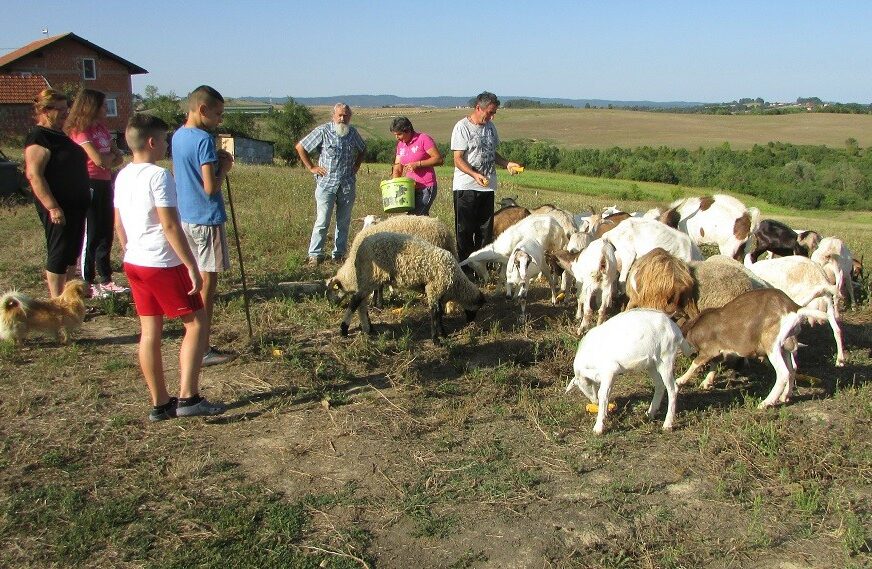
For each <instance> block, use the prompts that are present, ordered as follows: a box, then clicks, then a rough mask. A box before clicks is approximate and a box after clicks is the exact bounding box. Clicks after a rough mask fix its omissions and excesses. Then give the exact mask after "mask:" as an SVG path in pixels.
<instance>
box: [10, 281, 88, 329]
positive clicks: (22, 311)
mask: <svg viewBox="0 0 872 569" xmlns="http://www.w3.org/2000/svg"><path fill="white" fill-rule="evenodd" d="M84 319H85V283H84V282H83V281H80V280H74V281H69V282H68V283H67V284H66V286H64V290H63V292H62V293H61V295H60V296H59V297H57V298H52V299H49V300H38V299H34V298H31V297H30V296H28V295H26V294H24V293H21V292H18V291H14V290H13V291H10V292H7V293H6V294H4V295H3V297H2V298H0V339H3V340H14V341H15V343H16V344H19V343H21V341H22V340H24V338H26V337H27V336H28V334H30V332H31V331H42V332H51V333H53V334H54V336H55V338H56V339H57V340H58V341H59V342H60V343H62V344H66V343H67V341H68V340H69V334H70V332H71V331H73V330H75V329H76V328H78V327H79V326H81V325H82V321H83V320H84Z"/></svg>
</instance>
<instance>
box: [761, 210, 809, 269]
mask: <svg viewBox="0 0 872 569" xmlns="http://www.w3.org/2000/svg"><path fill="white" fill-rule="evenodd" d="M754 240H755V241H756V242H757V245H756V247H755V248H754V250H753V251H751V252H750V253H748V255H746V259H750V263H756V262H757V260H758V259H759V258H760V255H762V254H763V252H764V251H769V252H771V253H774V254H776V255H781V256H782V257H784V256H787V255H802V256H803V257H808V254H809V249H808V247H807V246H806V244H805V243H804V242H803V241H800V240H799V235H798V234H797V233H796V232H795V231H794V230H793V229H791V228H790V227H788V226H787V225H785V224H783V223H781V222H780V221H775V220H774V219H764V220H763V221H761V222H760V224H759V225H758V226H757V229H755V230H754Z"/></svg>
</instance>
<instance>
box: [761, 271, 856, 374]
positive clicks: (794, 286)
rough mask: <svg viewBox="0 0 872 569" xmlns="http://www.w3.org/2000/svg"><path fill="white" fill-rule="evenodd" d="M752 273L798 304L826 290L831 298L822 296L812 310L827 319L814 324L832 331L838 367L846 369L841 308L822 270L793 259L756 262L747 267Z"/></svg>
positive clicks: (834, 290) (833, 288)
mask: <svg viewBox="0 0 872 569" xmlns="http://www.w3.org/2000/svg"><path fill="white" fill-rule="evenodd" d="M748 268H749V269H750V270H751V272H752V273H754V274H755V275H757V276H758V277H759V278H761V279H763V280H764V281H765V282H766V283H767V284H769V285H771V286H773V287H775V288H777V289H780V290H782V291H784V292H785V293H787V296H789V297H790V298H791V299H793V301H794V302H796V303H797V304H799V303H800V301H801V300H802V299H803V298H805V297H806V296H807V295H808V294H809V292H810V291H812V290H816V289H817V288H819V287H820V286H824V287H827V291H829V294H828V295H823V296H820V297H819V298H816V299H815V300H813V301H812V302H813V305H811V306H810V308H815V309H817V310H819V311H820V312H822V313H825V314H826V318H822V319H820V320H817V319H812V320H811V323H812V324H817V323H818V322H823V321H827V322H829V324H830V328H832V330H833V338H834V339H835V341H836V366H837V367H842V366H844V365H845V350H844V347H843V345H842V330H841V328H839V323H838V318H839V311H838V305H837V304H836V303H835V302H833V298H835V297H836V295H837V294H838V292H837V291H836V287H835V286H833V285H831V284H830V282H829V279H828V278H827V275H826V273H825V272H824V270H823V268H821V267H820V265H818V264H817V263H815V262H814V261H812V260H811V259H806V258H805V257H800V256H799V255H791V256H789V257H780V258H778V259H767V260H765V261H757V262H756V263H754V264H753V265H751V266H750V267H748Z"/></svg>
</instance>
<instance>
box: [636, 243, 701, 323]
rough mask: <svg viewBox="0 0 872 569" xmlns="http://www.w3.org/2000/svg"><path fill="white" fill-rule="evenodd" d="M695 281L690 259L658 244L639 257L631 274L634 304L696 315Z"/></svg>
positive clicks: (669, 311)
mask: <svg viewBox="0 0 872 569" xmlns="http://www.w3.org/2000/svg"><path fill="white" fill-rule="evenodd" d="M694 285H695V282H694V280H693V277H692V276H691V274H690V269H689V268H688V266H687V263H685V262H684V261H682V260H681V259H679V258H677V257H675V256H673V255H670V254H669V253H668V252H667V251H666V250H664V249H662V248H660V247H655V248H654V249H652V250H651V251H649V252H648V253H645V254H644V255H642V256H641V257H639V258H638V259H637V260H636V262H635V263H633V268H631V269H630V274H629V276H628V278H627V296H628V297H629V299H630V301H629V303H628V304H627V309H628V310H629V309H630V308H654V309H656V310H662V311H663V312H665V313H666V314H668V315H670V316H674V315H676V314H680V315H685V316H686V315H695V314H696V313H697V312H698V310H697V307H696V301H695V300H694V298H693V289H694Z"/></svg>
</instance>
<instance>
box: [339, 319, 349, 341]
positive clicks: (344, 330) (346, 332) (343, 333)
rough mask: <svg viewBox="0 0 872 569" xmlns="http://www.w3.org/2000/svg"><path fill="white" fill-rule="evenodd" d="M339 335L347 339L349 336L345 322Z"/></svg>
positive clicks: (340, 326)
mask: <svg viewBox="0 0 872 569" xmlns="http://www.w3.org/2000/svg"><path fill="white" fill-rule="evenodd" d="M339 334H340V335H341V336H342V337H343V338H345V337H347V336H348V324H345V323H344V322H343V323H342V324H340V325H339Z"/></svg>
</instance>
